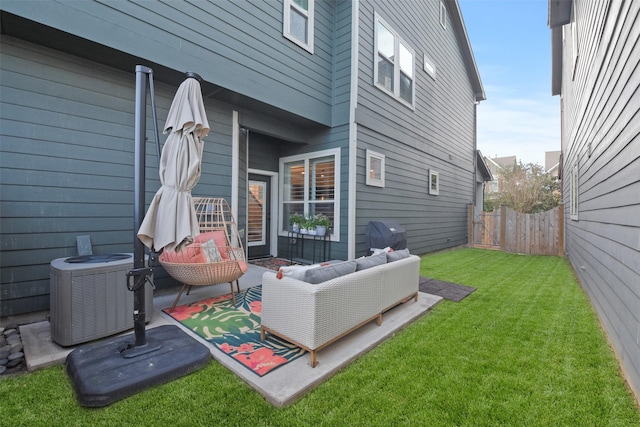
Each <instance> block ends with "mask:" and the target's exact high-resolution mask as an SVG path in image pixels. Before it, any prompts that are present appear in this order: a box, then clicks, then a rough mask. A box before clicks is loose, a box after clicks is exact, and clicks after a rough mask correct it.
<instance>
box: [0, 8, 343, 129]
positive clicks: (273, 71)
mask: <svg viewBox="0 0 640 427" xmlns="http://www.w3.org/2000/svg"><path fill="white" fill-rule="evenodd" d="M176 5H177V3H175V2H172V1H154V2H149V1H145V0H134V1H74V2H69V1H67V2H61V1H52V0H48V1H15V0H13V1H12V0H5V1H3V2H2V9H4V10H6V11H8V12H11V13H13V14H16V15H19V16H22V17H24V18H27V19H31V20H33V21H37V22H40V23H42V24H45V25H48V26H50V27H53V28H59V29H63V30H64V31H65V32H67V33H70V34H73V35H75V36H78V37H81V38H83V39H87V40H91V41H93V42H95V43H98V44H101V45H104V46H108V47H110V48H113V49H117V50H119V51H121V52H124V53H126V54H129V55H132V56H135V57H138V58H144V59H145V60H146V61H151V62H153V63H156V64H162V65H163V66H166V67H168V68H171V69H174V70H179V71H187V70H190V71H196V72H198V73H199V74H200V75H201V76H202V77H203V78H204V80H206V81H207V82H210V83H213V84H215V85H218V86H220V87H222V88H225V89H228V90H230V91H232V92H235V93H238V94H241V95H246V96H249V97H251V98H253V99H256V100H258V101H262V102H265V103H267V104H270V105H273V106H275V107H277V108H280V109H283V110H285V111H289V112H293V113H295V114H297V115H300V116H303V117H307V118H309V119H311V120H314V121H316V122H319V123H323V124H325V125H330V124H331V121H332V116H331V103H332V98H331V96H332V71H333V69H332V66H333V62H332V52H333V47H334V46H333V42H332V40H333V38H334V37H333V29H334V16H333V15H334V10H333V9H334V7H335V4H334V2H332V1H319V2H316V8H315V50H314V54H313V55H311V54H309V52H307V51H306V50H304V49H301V48H300V47H298V46H297V45H295V44H294V43H292V42H291V41H289V40H288V39H286V38H285V37H283V35H282V26H283V23H282V21H283V20H282V17H283V15H282V7H283V6H282V2H280V1H260V2H254V1H252V2H249V1H244V0H226V1H185V2H180V4H179V7H176Z"/></svg>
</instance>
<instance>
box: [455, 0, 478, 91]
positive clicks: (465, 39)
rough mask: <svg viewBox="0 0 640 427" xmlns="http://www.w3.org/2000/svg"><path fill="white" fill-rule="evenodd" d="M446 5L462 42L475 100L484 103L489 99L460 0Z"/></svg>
mask: <svg viewBox="0 0 640 427" xmlns="http://www.w3.org/2000/svg"><path fill="white" fill-rule="evenodd" d="M446 4H447V6H448V9H449V16H450V18H451V23H452V25H453V28H454V30H455V32H456V34H458V36H459V40H460V41H461V47H462V55H463V57H464V60H465V65H466V68H467V74H468V75H469V78H470V79H471V85H472V87H473V94H474V97H475V100H476V102H479V101H484V100H486V99H487V96H486V94H485V92H484V87H483V86H482V80H481V79H480V72H479V71H478V65H477V64H476V59H475V57H474V55H473V49H471V42H470V41H469V36H468V34H467V29H466V27H465V25H464V19H463V18H462V12H461V11H460V5H459V4H458V0H447V1H446Z"/></svg>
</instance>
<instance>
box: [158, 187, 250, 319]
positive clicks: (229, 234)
mask: <svg viewBox="0 0 640 427" xmlns="http://www.w3.org/2000/svg"><path fill="white" fill-rule="evenodd" d="M193 205H194V208H195V212H196V216H197V218H198V224H199V227H200V235H199V236H196V237H195V239H194V243H192V244H190V245H188V246H186V247H185V248H183V249H182V251H180V252H167V251H163V252H162V254H161V255H160V257H159V261H160V264H161V265H162V267H164V269H165V270H166V271H167V273H168V274H169V275H170V276H171V277H173V278H174V279H175V280H177V281H178V282H180V283H182V289H180V292H179V293H178V296H177V297H176V299H175V301H174V302H173V305H172V306H171V311H173V309H174V308H175V307H176V305H177V304H178V301H179V300H180V297H181V296H182V293H183V292H184V290H185V289H186V288H187V287H188V288H189V289H188V290H187V295H188V294H189V291H190V290H191V287H192V286H210V285H217V284H221V283H229V285H230V287H231V298H232V300H233V305H236V296H235V292H234V290H233V282H235V284H236V288H237V290H238V292H240V283H239V282H238V279H239V278H240V277H241V276H242V275H243V274H244V272H245V271H246V269H247V264H246V260H245V254H244V248H243V246H242V240H241V239H240V236H239V234H238V227H237V225H236V222H235V220H234V218H233V215H232V214H231V209H230V208H229V204H228V203H227V201H226V200H225V199H222V198H210V197H194V198H193ZM211 236H215V237H211ZM209 238H211V239H213V240H215V245H213V242H212V241H211V240H209V241H207V242H205V241H204V240H207V239H209ZM213 246H215V249H214V248H213ZM212 249H213V251H214V252H215V253H216V254H218V256H217V257H216V256H213V257H212V256H211V255H210V254H211V250H212ZM205 254H208V255H205ZM211 259H216V260H215V261H211Z"/></svg>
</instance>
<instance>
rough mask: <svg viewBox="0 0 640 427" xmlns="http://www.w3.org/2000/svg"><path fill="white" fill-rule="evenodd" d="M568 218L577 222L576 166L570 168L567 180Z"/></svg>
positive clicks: (577, 185)
mask: <svg viewBox="0 0 640 427" xmlns="http://www.w3.org/2000/svg"><path fill="white" fill-rule="evenodd" d="M569 186H570V188H569V217H570V218H571V219H572V220H574V221H578V210H579V209H578V206H579V205H578V187H579V180H578V164H577V163H576V164H574V165H573V168H571V179H570V180H569Z"/></svg>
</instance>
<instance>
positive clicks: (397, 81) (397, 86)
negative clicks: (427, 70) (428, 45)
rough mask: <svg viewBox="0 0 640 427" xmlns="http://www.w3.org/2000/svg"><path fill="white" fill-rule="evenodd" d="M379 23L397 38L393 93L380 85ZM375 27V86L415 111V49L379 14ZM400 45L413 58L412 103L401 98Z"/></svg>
mask: <svg viewBox="0 0 640 427" xmlns="http://www.w3.org/2000/svg"><path fill="white" fill-rule="evenodd" d="M378 21H380V22H381V23H382V24H383V25H384V26H385V27H386V28H387V30H389V32H390V33H391V34H393V36H394V37H395V46H394V57H395V58H396V60H395V61H394V62H393V87H394V88H395V89H394V91H393V92H392V91H390V90H389V89H387V88H386V87H384V86H383V85H381V84H380V83H378V25H377V22H378ZM373 27H374V31H373V32H374V40H373V84H374V86H375V87H377V88H378V89H380V90H381V91H383V92H384V93H386V94H388V95H390V96H392V97H393V98H394V99H396V100H397V101H399V102H401V103H403V104H404V105H406V106H407V107H409V108H411V109H412V110H414V109H415V104H416V83H417V82H416V52H415V51H414V50H413V48H412V47H411V46H410V45H409V44H408V43H407V42H406V41H404V40H403V39H402V38H401V37H400V35H399V34H398V33H397V31H396V30H394V29H393V27H392V26H391V25H389V24H388V23H387V21H385V20H384V19H382V17H381V16H380V15H378V13H377V12H376V13H375V18H374V22H373ZM400 43H402V45H404V47H405V48H406V49H407V50H408V51H409V52H410V53H411V55H412V56H413V61H411V75H412V76H413V77H412V78H411V81H412V82H413V84H412V85H411V102H407V101H406V100H405V99H403V98H402V97H401V96H400V73H401V70H400V55H399V52H400Z"/></svg>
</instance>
